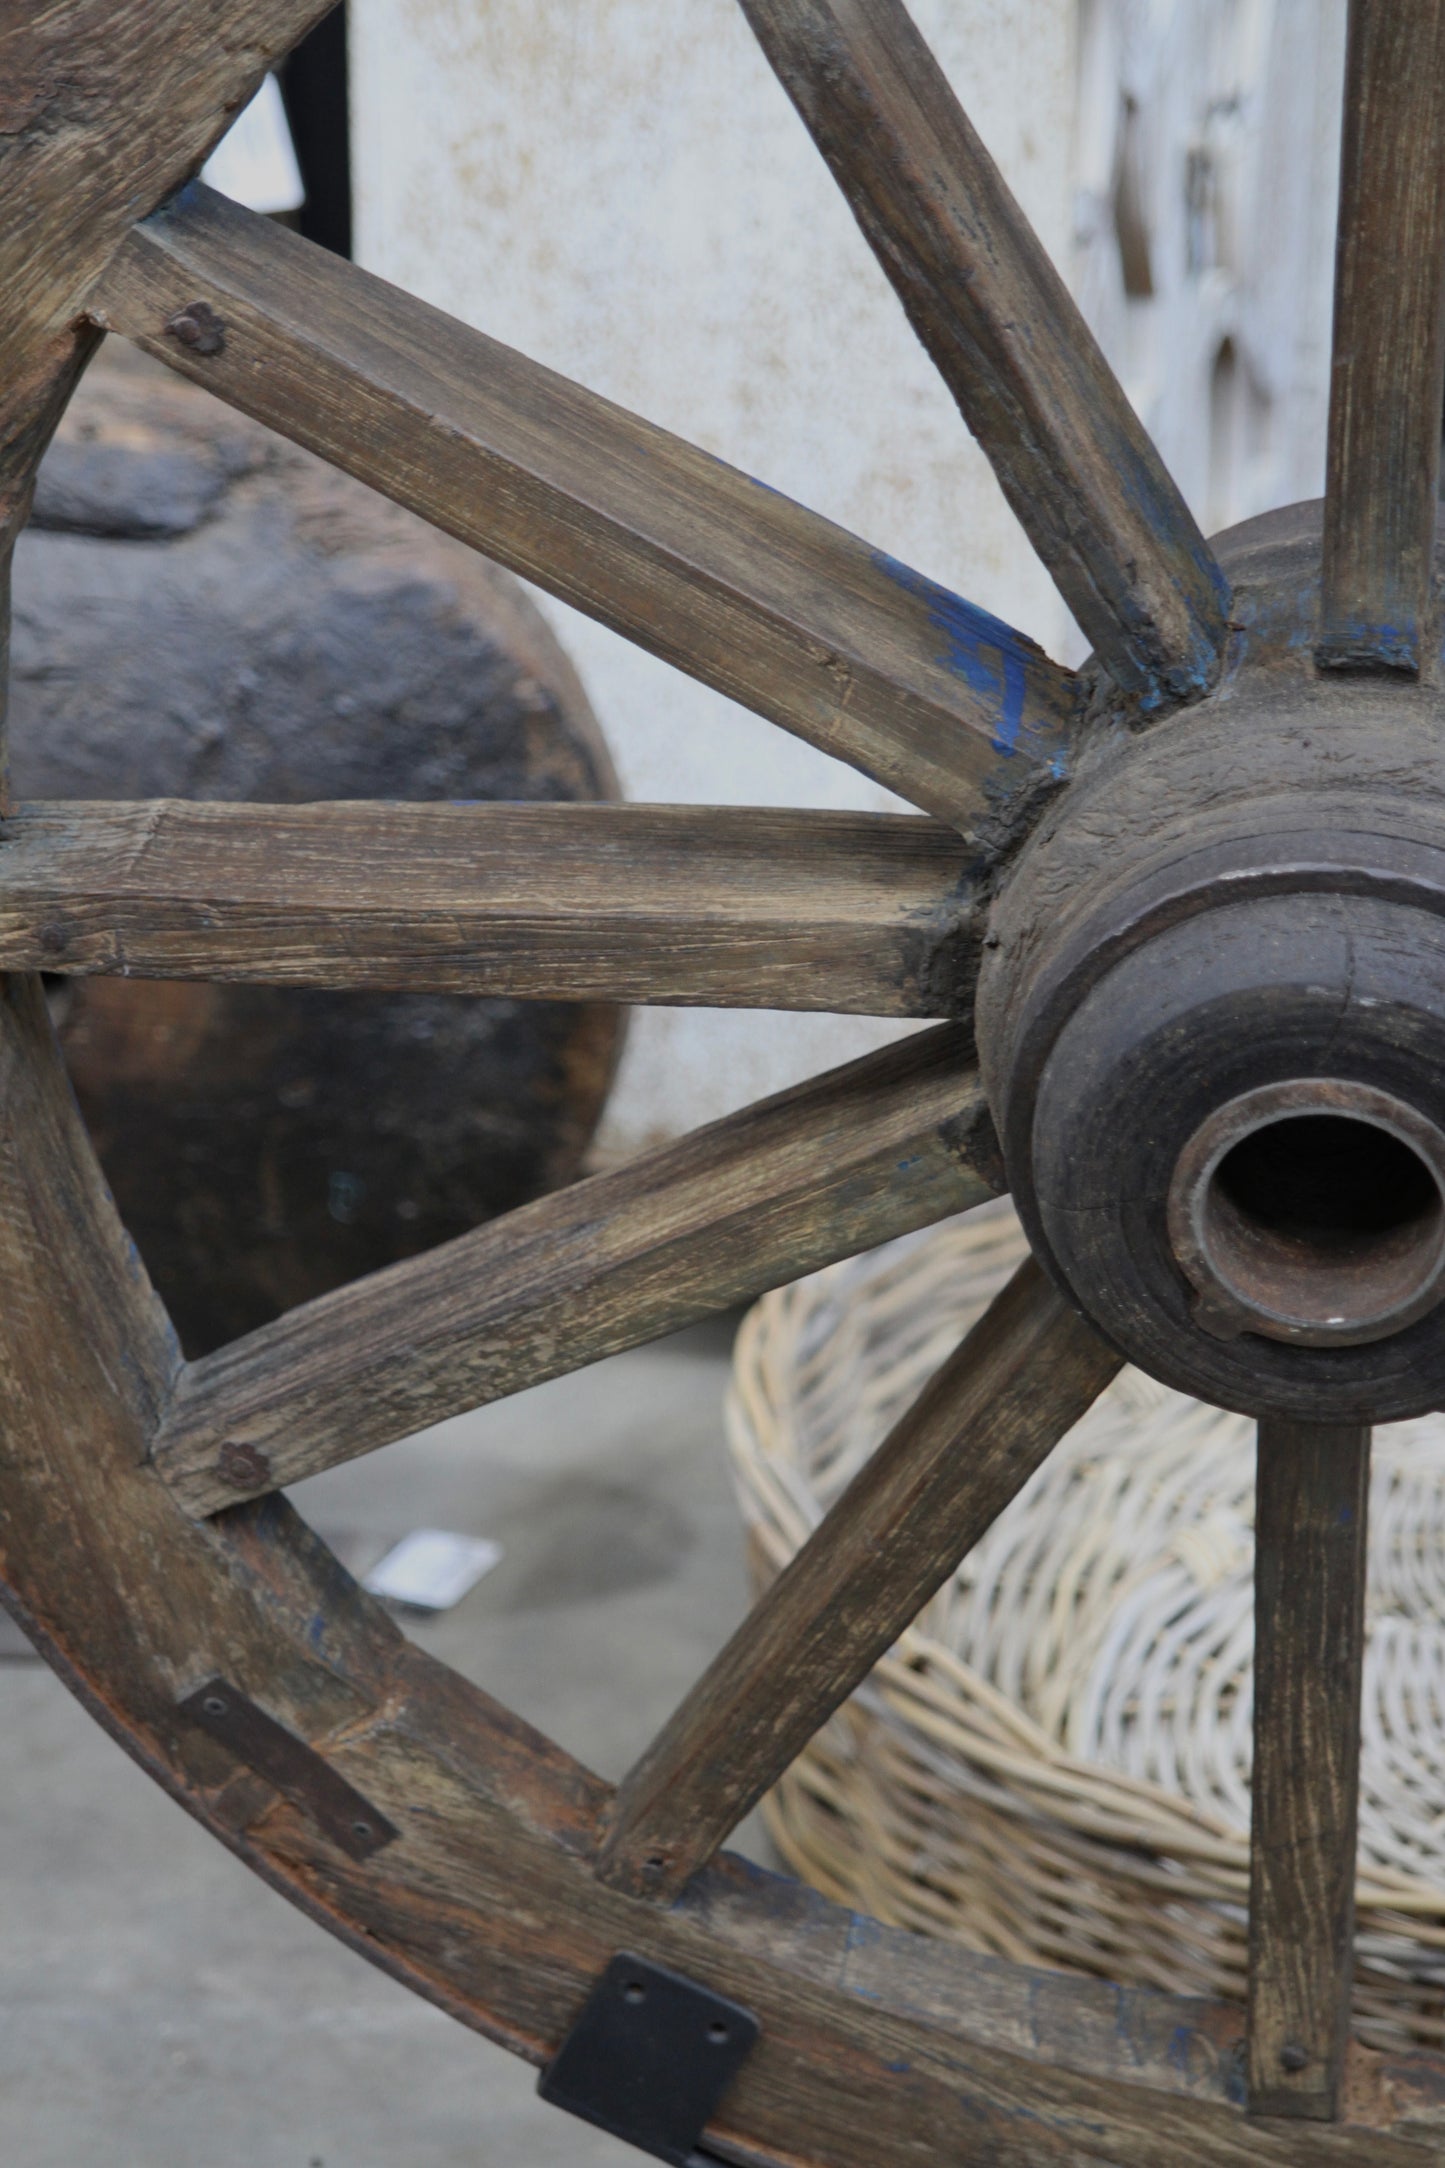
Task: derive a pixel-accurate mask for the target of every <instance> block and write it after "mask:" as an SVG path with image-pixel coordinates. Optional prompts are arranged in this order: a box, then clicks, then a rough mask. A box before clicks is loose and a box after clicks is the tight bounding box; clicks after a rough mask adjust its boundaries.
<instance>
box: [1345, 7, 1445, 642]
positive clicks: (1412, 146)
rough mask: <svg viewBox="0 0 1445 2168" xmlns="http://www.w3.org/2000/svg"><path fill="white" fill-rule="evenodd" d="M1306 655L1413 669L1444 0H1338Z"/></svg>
mask: <svg viewBox="0 0 1445 2168" xmlns="http://www.w3.org/2000/svg"><path fill="white" fill-rule="evenodd" d="M1348 54H1349V57H1348V62H1347V66H1346V81H1345V134H1344V153H1343V158H1342V162H1341V172H1340V224H1339V242H1338V249H1337V255H1336V262H1335V333H1334V365H1333V371H1332V375H1331V380H1330V436H1329V473H1328V481H1327V484H1326V495H1325V546H1324V594H1323V604H1322V610H1321V622H1320V639H1319V645H1318V647H1317V648H1316V651H1315V652H1316V658H1317V660H1318V661H1319V662H1320V663H1321V664H1323V665H1325V666H1327V667H1334V668H1344V669H1376V670H1405V671H1417V670H1418V669H1419V667H1420V651H1421V639H1422V636H1423V628H1422V620H1423V618H1424V616H1425V612H1426V608H1427V605H1428V602H1429V597H1430V581H1431V564H1432V559H1433V554H1434V543H1435V507H1436V500H1437V494H1438V488H1439V473H1440V426H1441V412H1442V402H1445V0H1351V4H1350V28H1349V48H1348Z"/></svg>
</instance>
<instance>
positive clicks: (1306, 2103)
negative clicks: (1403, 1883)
mask: <svg viewBox="0 0 1445 2168" xmlns="http://www.w3.org/2000/svg"><path fill="white" fill-rule="evenodd" d="M1369 1496H1370V1433H1369V1430H1368V1429H1367V1428H1363V1427H1361V1426H1360V1425H1358V1424H1340V1425H1331V1424H1322V1423H1306V1422H1294V1421H1291V1420H1287V1419H1285V1418H1283V1417H1279V1416H1272V1417H1270V1418H1269V1419H1268V1420H1267V1421H1265V1422H1262V1423H1261V1424H1260V1426H1259V1475H1258V1491H1257V1500H1256V1506H1255V1576H1254V1588H1255V1653H1254V1799H1253V1809H1254V1811H1253V1828H1252V1833H1251V1852H1250V1889H1249V2060H1248V2078H1249V2105H1250V2109H1251V2111H1252V2112H1253V2113H1254V2114H1256V2115H1284V2116H1300V2117H1306V2118H1309V2119H1311V2120H1315V2121H1332V2120H1334V2119H1335V2118H1337V2117H1338V2116H1339V2114H1340V2109H1341V2099H1342V2089H1343V2084H1344V2068H1345V2051H1346V2045H1347V2042H1348V2038H1349V2022H1350V1983H1351V1977H1352V1973H1353V1967H1354V1932H1355V1837H1356V1825H1357V1817H1358V1802H1359V1776H1360V1682H1361V1673H1362V1665H1363V1659H1364V1646H1365V1537H1366V1521H1367V1515H1368V1508H1369Z"/></svg>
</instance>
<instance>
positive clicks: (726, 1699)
mask: <svg viewBox="0 0 1445 2168" xmlns="http://www.w3.org/2000/svg"><path fill="white" fill-rule="evenodd" d="M1121 1361H1122V1358H1121V1357H1120V1356H1119V1355H1117V1354H1115V1352H1114V1350H1113V1349H1112V1348H1111V1347H1107V1346H1106V1345H1105V1344H1104V1342H1103V1341H1102V1340H1101V1339H1100V1338H1099V1336H1098V1334H1097V1333H1096V1332H1095V1331H1094V1329H1093V1327H1092V1326H1090V1325H1087V1324H1086V1323H1085V1322H1084V1320H1083V1319H1082V1318H1081V1317H1080V1316H1079V1315H1078V1313H1077V1312H1076V1311H1075V1310H1073V1309H1072V1308H1070V1306H1069V1305H1068V1304H1067V1303H1066V1302H1065V1301H1064V1299H1063V1297H1062V1296H1061V1295H1060V1294H1059V1293H1058V1292H1057V1290H1056V1289H1055V1287H1054V1285H1053V1283H1052V1281H1050V1280H1049V1279H1047V1278H1046V1276H1045V1275H1044V1273H1043V1271H1042V1270H1041V1268H1040V1267H1039V1266H1038V1265H1037V1264H1036V1263H1035V1262H1034V1261H1033V1259H1032V1258H1029V1259H1027V1260H1026V1262H1025V1263H1024V1264H1023V1265H1021V1266H1020V1267H1019V1270H1018V1271H1017V1272H1016V1273H1015V1274H1014V1277H1013V1278H1012V1280H1011V1281H1010V1282H1009V1284H1008V1286H1007V1287H1006V1288H1005V1289H1004V1290H1003V1292H1002V1293H1001V1294H1000V1295H998V1296H996V1297H995V1299H994V1301H993V1302H992V1303H991V1304H990V1306H989V1308H988V1309H987V1311H986V1312H985V1313H984V1315H983V1317H982V1318H980V1320H979V1322H978V1323H977V1324H976V1325H975V1326H974V1328H973V1330H972V1331H971V1332H970V1333H969V1334H968V1335H967V1337H966V1338H965V1339H964V1340H963V1342H962V1343H961V1345H960V1346H959V1347H958V1349H957V1350H956V1351H955V1353H954V1354H953V1355H952V1356H951V1357H950V1358H949V1360H948V1361H947V1362H946V1363H945V1364H944V1365H943V1367H942V1369H941V1370H939V1371H938V1372H937V1374H936V1375H935V1376H934V1377H933V1379H932V1380H931V1381H930V1383H929V1384H928V1386H927V1387H926V1389H925V1390H924V1392H923V1393H922V1394H921V1395H920V1397H919V1399H918V1400H917V1401H916V1402H915V1404H914V1405H913V1407H912V1408H910V1409H909V1410H908V1412H907V1414H906V1415H904V1416H902V1417H901V1418H900V1419H899V1421H898V1422H897V1423H896V1424H895V1425H894V1427H893V1429H892V1431H891V1432H890V1433H889V1435H888V1437H887V1438H886V1439H885V1441H884V1443H883V1444H882V1445H881V1446H880V1447H879V1448H878V1451H877V1452H876V1453H875V1454H874V1455H873V1457H872V1459H871V1460H869V1461H868V1462H867V1464H866V1465H865V1466H864V1467H863V1468H862V1470H861V1471H860V1472H859V1474H858V1475H857V1476H855V1478H854V1480H853V1481H852V1483H850V1484H849V1486H848V1488H847V1490H846V1491H845V1492H844V1493H843V1495H842V1497H841V1498H840V1499H839V1500H838V1501H837V1503H836V1505H834V1507H833V1508H832V1510H831V1512H829V1514H828V1515H827V1517H826V1519H825V1520H824V1521H823V1523H822V1525H821V1526H820V1527H819V1528H817V1529H816V1530H815V1531H814V1533H813V1534H812V1535H811V1536H810V1537H809V1539H808V1541H807V1542H806V1543H805V1544H804V1546H803V1548H802V1550H801V1551H799V1552H798V1553H797V1555H796V1556H795V1557H794V1558H793V1559H792V1560H791V1561H790V1563H789V1564H788V1566H787V1567H786V1568H785V1569H784V1571H783V1572H782V1573H781V1574H780V1575H779V1576H778V1579H777V1580H776V1581H775V1582H774V1583H773V1585H772V1587H771V1588H770V1589H769V1590H768V1592H767V1594H766V1595H765V1596H764V1597H763V1598H762V1599H761V1601H760V1602H758V1603H757V1604H755V1605H754V1607H753V1609H752V1611H751V1612H750V1613H749V1615H748V1617H747V1618H746V1619H745V1620H744V1622H743V1624H742V1625H741V1626H740V1627H739V1628H738V1630H737V1632H736V1633H735V1634H734V1635H733V1637H732V1639H731V1640H730V1641H729V1642H728V1644H727V1646H726V1648H724V1649H723V1650H722V1652H721V1654H720V1655H719V1656H718V1657H717V1658H716V1659H715V1660H714V1662H713V1663H712V1664H711V1665H709V1667H708V1669H707V1670H706V1672H704V1674H703V1676H702V1678H701V1679H699V1681H698V1683H697V1685H696V1686H695V1687H694V1688H693V1689H692V1691H691V1693H689V1694H688V1695H687V1696H686V1698H685V1699H684V1700H683V1701H682V1702H681V1703H680V1704H679V1706H678V1708H677V1709H676V1710H675V1711H674V1713H673V1715H672V1716H671V1717H670V1718H669V1719H668V1722H667V1723H666V1724H665V1725H664V1726H663V1728H662V1730H661V1731H660V1732H659V1733H658V1735H657V1737H656V1738H655V1739H654V1740H653V1742H652V1744H651V1745H650V1746H649V1747H648V1748H647V1750H646V1752H645V1753H644V1754H643V1755H642V1757H641V1759H640V1760H639V1761H638V1762H637V1764H636V1766H635V1767H634V1768H633V1769H631V1770H630V1771H629V1772H628V1774H627V1776H626V1777H625V1778H624V1779H623V1782H622V1784H621V1785H620V1787H619V1788H618V1793H617V1799H616V1803H615V1806H614V1809H613V1812H612V1815H611V1818H610V1823H609V1828H608V1833H607V1837H606V1840H605V1842H604V1844H603V1847H602V1851H601V1854H600V1856H599V1860H598V1868H597V1871H598V1873H599V1875H600V1876H601V1877H602V1879H603V1880H604V1881H605V1882H609V1883H611V1884H613V1885H614V1886H615V1887H617V1888H619V1889H625V1890H627V1891H629V1892H630V1893H631V1894H632V1895H634V1896H638V1897H645V1896H650V1897H654V1898H659V1899H664V1900H671V1899H672V1898H673V1897H675V1896H676V1894H677V1893H678V1891H679V1890H680V1889H681V1888H682V1887H683V1885H684V1884H685V1883H686V1882H687V1881H688V1880H689V1878H690V1877H691V1876H692V1875H694V1874H695V1873H696V1872H697V1870H698V1868H699V1867H701V1866H703V1865H704V1864H705V1862H706V1861H707V1860H709V1859H710V1858H711V1857H712V1855H713V1853H714V1852H715V1851H716V1849H717V1847H718V1846H719V1845H720V1844H722V1843H723V1842H724V1840H725V1839H726V1837H727V1836H728V1833H729V1831H731V1830H732V1829H734V1828H735V1827H736V1826H737V1824H738V1823H739V1822H740V1821H741V1820H742V1817H743V1816H744V1815H745V1814H746V1813H747V1812H748V1810H749V1808H750V1807H752V1806H754V1805H755V1804H756V1803H757V1801H758V1800H759V1799H761V1797H762V1795H763V1793H764V1792H765V1791H767V1790H768V1788H769V1786H770V1785H772V1784H775V1783H776V1782H777V1780H778V1778H779V1777H780V1776H781V1775H782V1774H783V1771H784V1770H785V1769H786V1768H787V1766H788V1764H789V1763H790V1762H791V1761H792V1760H793V1759H794V1757H795V1756H796V1755H797V1754H799V1753H800V1752H801V1751H802V1749H803V1748H804V1747H805V1746H806V1745H807V1743H808V1741H809V1739H811V1737H812V1736H813V1733H814V1732H815V1731H816V1730H817V1729H818V1727H819V1725H820V1724H823V1723H825V1722H826V1721H827V1719H828V1718H829V1717H830V1716H831V1715H832V1713H833V1711H834V1710H835V1709H836V1708H837V1707H838V1705H839V1703H840V1702H842V1701H844V1700H845V1699H846V1698H847V1696H848V1695H849V1694H851V1693H852V1691H853V1689H854V1687H855V1686H858V1685H860V1684H861V1682H862V1681H863V1680H864V1679H865V1678H866V1677H867V1675H868V1673H869V1672H870V1671H871V1670H872V1668H873V1666H874V1664H875V1663H877V1661H878V1659H879V1657H880V1656H883V1655H885V1654H886V1653H887V1651H888V1650H889V1649H890V1648H891V1647H892V1645H893V1643H894V1642H895V1641H896V1640H897V1639H898V1636H899V1635H900V1634H901V1633H902V1632H903V1630H904V1628H905V1627H907V1626H909V1625H910V1624H911V1623H912V1621H913V1620H914V1619H915V1618H916V1617H917V1615H918V1613H919V1611H920V1610H922V1608H923V1606H924V1604H925V1603H926V1602H927V1601H928V1599H929V1597H930V1596H932V1595H933V1593H934V1592H935V1590H936V1589H938V1588H940V1587H941V1586H942V1584H943V1582H944V1581H945V1580H947V1578H948V1576H949V1574H951V1573H952V1572H953V1570H954V1568H955V1567H956V1566H957V1565H958V1563H959V1561H960V1559H962V1558H964V1557H965V1556H966V1555H967V1554H968V1552H969V1551H971V1550H972V1548H973V1546H974V1544H975V1543H977V1542H978V1540H979V1538H980V1537H981V1536H982V1535H984V1533H985V1532H986V1531H987V1530H988V1529H989V1528H990V1527H991V1526H992V1524H993V1522H994V1521H995V1520H996V1519H997V1517H998V1515H999V1514H1000V1513H1001V1512H1002V1510H1003V1508H1004V1507H1005V1506H1006V1505H1007V1504H1008V1502H1009V1500H1010V1499H1011V1498H1012V1497H1014V1496H1015V1494H1016V1493H1017V1492H1018V1491H1019V1490H1020V1489H1021V1488H1022V1486H1023V1484H1024V1483H1026V1482H1027V1481H1028V1478H1029V1477H1030V1476H1031V1475H1032V1474H1033V1472H1034V1470H1035V1469H1036V1468H1038V1467H1039V1466H1041V1465H1042V1463H1043V1461H1044V1460H1045V1459H1046V1458H1047V1456H1048V1455H1049V1453H1051V1452H1052V1450H1053V1448H1054V1446H1055V1445H1057V1443H1058V1441H1059V1439H1060V1438H1061V1437H1063V1435H1064V1433H1065V1432H1066V1431H1067V1430H1069V1429H1070V1428H1071V1427H1072V1425H1073V1424H1074V1423H1076V1422H1077V1421H1078V1420H1079V1418H1080V1416H1082V1415H1084V1414H1085V1413H1087V1411H1088V1409H1089V1408H1090V1407H1091V1406H1092V1405H1093V1403H1094V1401H1095V1400H1096V1399H1097V1398H1098V1396H1099V1394H1100V1393H1101V1392H1102V1391H1103V1389H1104V1387H1105V1386H1106V1385H1107V1384H1108V1383H1109V1380H1110V1379H1111V1378H1112V1377H1114V1376H1115V1374H1116V1373H1117V1371H1118V1370H1119V1368H1120V1364H1121Z"/></svg>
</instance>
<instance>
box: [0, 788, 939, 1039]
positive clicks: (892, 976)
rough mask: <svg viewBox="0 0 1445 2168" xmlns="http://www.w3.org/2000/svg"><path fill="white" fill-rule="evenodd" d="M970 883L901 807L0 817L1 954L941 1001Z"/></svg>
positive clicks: (29, 961)
mask: <svg viewBox="0 0 1445 2168" xmlns="http://www.w3.org/2000/svg"><path fill="white" fill-rule="evenodd" d="M981 886H982V883H981V879H980V875H979V872H978V870H977V868H976V866H975V863H974V861H972V860H971V858H970V856H969V853H968V851H967V847H966V846H965V845H964V844H963V843H962V842H960V840H959V837H958V836H957V834H956V833H955V832H954V831H953V830H952V829H951V828H947V827H945V826H943V825H942V824H941V823H939V822H935V821H931V820H926V819H920V818H917V817H913V816H908V815H903V816H894V815H886V814H864V813H807V812H796V813H795V812H774V811H768V810H764V809H761V808H754V807H750V806H748V807H728V808H722V809H718V810H713V809H710V808H704V807H698V806H640V805H510V804H506V805H467V806H460V805H394V804H374V805H373V804H363V803H336V804H319V805H297V806H253V805H220V804H204V805H192V804H186V803H183V802H180V801H176V800H169V799H165V800H156V801H153V802H151V803H148V804H142V805H111V804H84V803H64V804H53V805H26V806H22V807H20V808H18V809H17V811H16V813H15V814H14V815H13V816H12V817H11V818H10V819H8V820H5V821H3V822H0V968H4V969H6V970H39V969H44V970H46V971H54V972H107V973H113V974H124V975H126V976H135V977H140V978H166V979H184V978H205V979H240V980H247V981H250V982H252V983H255V984H266V985H276V986H332V987H342V986H365V987H399V988H406V989H409V990H411V991H414V992H436V993H478V994H493V995H505V996H511V997H514V998H521V997H536V998H541V999H552V1000H570V1001H590V1000H594V999H596V1000H607V1001H653V1002H713V1003H720V1004H724V1005H727V1006H739V1007H748V1008H776V1009H822V1010H831V1011H842V1012H847V1011H854V1012H858V1013H861V1014H864V1015H873V1016H948V1015H958V1014H961V1013H962V1012H963V1011H964V1010H965V1009H966V1008H967V1006H968V1005H969V1003H970V1001H971V997H972V989H973V980H974V975H975V967H976V959H977V941H978V937H979V931H980V928H979V926H978V923H977V920H978V915H979V894H980V891H981Z"/></svg>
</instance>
